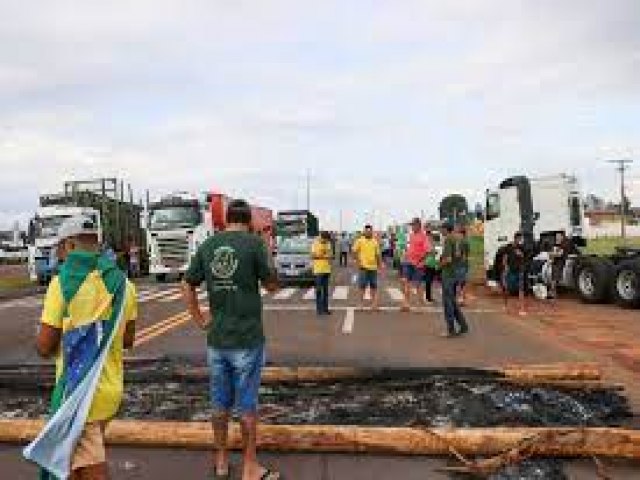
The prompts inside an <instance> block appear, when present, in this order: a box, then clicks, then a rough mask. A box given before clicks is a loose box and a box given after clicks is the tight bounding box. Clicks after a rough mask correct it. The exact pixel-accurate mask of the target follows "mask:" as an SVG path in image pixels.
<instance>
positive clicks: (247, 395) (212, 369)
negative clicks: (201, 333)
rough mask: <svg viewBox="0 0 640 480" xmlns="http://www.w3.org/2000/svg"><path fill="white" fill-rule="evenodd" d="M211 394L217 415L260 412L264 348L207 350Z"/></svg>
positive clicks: (210, 348)
mask: <svg viewBox="0 0 640 480" xmlns="http://www.w3.org/2000/svg"><path fill="white" fill-rule="evenodd" d="M207 360H208V363H209V381H210V385H209V391H210V398H211V406H212V407H213V409H214V411H218V412H219V411H224V412H228V411H230V410H232V409H233V410H234V411H235V412H236V413H238V414H240V415H242V414H246V413H255V412H256V411H257V409H258V392H259V390H260V378H261V374H262V367H263V366H264V363H265V352H264V345H261V346H259V347H256V348H253V349H247V350H240V349H238V350H236V349H216V348H212V347H209V348H208V349H207Z"/></svg>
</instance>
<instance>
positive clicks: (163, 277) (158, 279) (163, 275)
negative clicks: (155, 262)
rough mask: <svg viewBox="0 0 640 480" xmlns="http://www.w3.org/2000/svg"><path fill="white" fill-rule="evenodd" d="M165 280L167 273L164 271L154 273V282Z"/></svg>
mask: <svg viewBox="0 0 640 480" xmlns="http://www.w3.org/2000/svg"><path fill="white" fill-rule="evenodd" d="M166 281H167V274H166V273H158V274H157V275H156V282H158V283H164V282H166Z"/></svg>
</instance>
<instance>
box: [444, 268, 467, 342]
mask: <svg viewBox="0 0 640 480" xmlns="http://www.w3.org/2000/svg"><path fill="white" fill-rule="evenodd" d="M457 287H458V279H457V278H456V277H455V276H454V277H447V276H443V277H442V303H443V304H444V319H445V321H446V322H447V330H448V331H449V333H450V334H455V333H460V332H462V333H464V332H467V331H468V330H469V327H468V325H467V321H466V320H465V318H464V314H463V313H462V310H461V309H460V305H458V297H457V290H458V288H457ZM456 323H457V324H458V327H459V329H458V330H456Z"/></svg>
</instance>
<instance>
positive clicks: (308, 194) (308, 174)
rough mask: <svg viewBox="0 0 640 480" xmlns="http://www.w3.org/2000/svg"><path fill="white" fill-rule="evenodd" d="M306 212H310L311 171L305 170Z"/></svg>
mask: <svg viewBox="0 0 640 480" xmlns="http://www.w3.org/2000/svg"><path fill="white" fill-rule="evenodd" d="M307 211H311V169H310V168H307Z"/></svg>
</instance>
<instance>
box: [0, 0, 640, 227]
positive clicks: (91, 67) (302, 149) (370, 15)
mask: <svg viewBox="0 0 640 480" xmlns="http://www.w3.org/2000/svg"><path fill="white" fill-rule="evenodd" d="M0 18H2V19H3V21H2V22H0V228H3V227H7V226H10V225H11V224H12V223H13V222H14V221H15V220H19V221H21V222H23V223H24V222H25V221H26V220H27V219H28V218H29V217H30V216H32V215H33V213H34V211H35V209H36V207H37V201H38V195H39V194H40V193H51V192H56V191H57V190H60V189H61V186H62V183H63V181H64V180H68V179H85V178H94V177H102V176H117V177H118V178H121V179H123V180H125V181H126V182H129V183H131V184H132V186H133V188H134V190H135V192H136V196H138V197H143V196H144V192H145V190H147V189H148V190H149V191H150V194H151V197H152V198H154V197H156V196H157V195H160V194H162V193H166V192H171V191H194V192H198V191H210V190H215V191H222V192H225V193H229V194H230V195H233V196H240V197H244V198H247V199H248V200H250V201H251V202H254V203H256V204H260V205H264V206H268V207H271V208H273V209H274V210H278V209H291V208H304V207H305V205H306V194H305V183H306V182H305V177H306V172H307V171H309V172H310V178H311V182H310V185H311V208H312V209H313V210H315V211H316V212H318V213H319V215H320V217H321V221H322V222H323V224H324V225H325V226H327V227H330V228H336V227H338V226H339V224H340V219H342V225H343V227H344V228H355V227H358V226H360V225H362V223H363V222H374V223H376V225H379V226H384V224H388V223H390V222H397V221H405V220H407V219H409V218H410V217H413V216H415V215H419V214H420V213H421V212H424V214H425V215H427V216H430V215H435V213H436V211H437V206H438V203H439V201H440V199H441V198H442V197H443V196H444V195H446V194H449V193H462V194H463V195H465V196H466V197H467V198H468V199H469V202H470V204H472V205H473V204H475V202H476V201H478V200H481V199H482V198H483V195H484V193H483V192H484V191H485V190H486V189H487V188H492V187H495V186H496V185H497V184H498V183H499V182H500V181H501V180H502V179H503V178H505V177H507V176H509V175H513V174H526V175H529V176H532V177H535V176H539V175H550V174H558V173H573V174H576V175H578V177H579V178H580V180H581V182H582V185H583V190H584V191H585V193H587V192H593V193H597V194H599V195H602V196H605V197H609V198H615V196H616V195H617V193H616V192H617V188H618V180H617V177H616V172H615V170H614V168H613V167H612V166H611V165H609V164H607V163H606V160H607V159H610V158H621V157H626V158H634V159H635V160H636V165H635V166H633V167H632V168H631V170H630V171H629V180H628V182H627V186H628V188H629V191H630V196H631V199H632V201H633V202H634V203H635V204H636V205H637V204H639V203H640V81H639V79H640V2H638V1H637V0H563V1H557V0H528V1H522V0H500V1H498V0H467V1H465V0H459V1H456V2H443V1H436V0H433V1H428V0H423V1H411V0H406V1H403V0H395V1H391V0H389V1H373V0H370V1H364V0H351V1H349V2H344V1H333V0H323V1H322V2H318V1H304V0H293V1H288V0H279V1H278V0H274V1H271V0H251V1H249V0H202V1H197V0H180V1H169V0H153V1H151V0H136V1H135V2H130V1H128V0H127V1H124V0H123V1H121V0H110V1H109V2H104V1H93V0H83V1H79V0H78V1H65V0H57V1H56V2H51V1H37V0H34V1H30V2H12V1H10V0H0Z"/></svg>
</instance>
